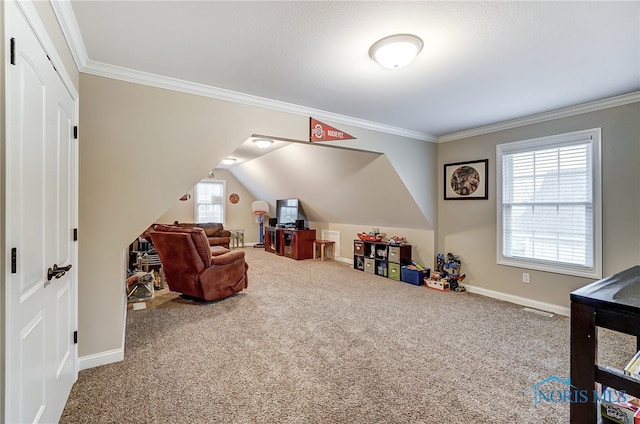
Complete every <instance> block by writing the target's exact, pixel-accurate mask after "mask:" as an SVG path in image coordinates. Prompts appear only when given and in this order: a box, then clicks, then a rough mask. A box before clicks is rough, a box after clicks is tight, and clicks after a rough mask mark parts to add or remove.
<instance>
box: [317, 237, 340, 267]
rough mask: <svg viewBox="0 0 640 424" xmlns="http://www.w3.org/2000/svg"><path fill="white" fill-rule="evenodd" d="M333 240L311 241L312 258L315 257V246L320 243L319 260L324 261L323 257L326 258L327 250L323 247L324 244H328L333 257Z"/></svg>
mask: <svg viewBox="0 0 640 424" xmlns="http://www.w3.org/2000/svg"><path fill="white" fill-rule="evenodd" d="M335 244H336V242H335V241H331V240H314V241H313V257H314V259H316V258H317V256H316V252H317V250H316V246H318V245H320V261H322V262H324V259H325V258H327V259H328V256H327V255H328V253H329V252H328V251H327V250H326V249H325V247H326V246H329V247H330V248H331V259H334V258H335V253H336V252H335Z"/></svg>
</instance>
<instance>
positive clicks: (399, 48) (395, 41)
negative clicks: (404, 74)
mask: <svg viewBox="0 0 640 424" xmlns="http://www.w3.org/2000/svg"><path fill="white" fill-rule="evenodd" d="M423 46H424V43H423V42H422V40H421V39H420V38H418V37H416V36H415V35H411V34H395V35H390V36H388V37H384V38H382V39H380V40H378V41H376V42H375V43H373V45H372V46H371V48H370V49H369V57H371V59H373V60H374V61H376V62H378V63H379V64H380V66H382V67H383V68H387V69H400V68H404V67H405V66H407V65H408V64H410V63H411V62H412V61H413V59H415V57H416V56H417V55H418V53H420V51H421V50H422V47H423Z"/></svg>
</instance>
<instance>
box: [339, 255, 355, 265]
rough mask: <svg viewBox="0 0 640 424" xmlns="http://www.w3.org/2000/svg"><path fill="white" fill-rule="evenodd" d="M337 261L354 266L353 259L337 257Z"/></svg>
mask: <svg viewBox="0 0 640 424" xmlns="http://www.w3.org/2000/svg"><path fill="white" fill-rule="evenodd" d="M336 261H338V262H344V263H345V264H352V265H353V259H349V258H343V257H342V256H336Z"/></svg>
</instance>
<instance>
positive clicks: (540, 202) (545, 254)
mask: <svg viewBox="0 0 640 424" xmlns="http://www.w3.org/2000/svg"><path fill="white" fill-rule="evenodd" d="M496 154H497V160H496V163H497V167H496V168H497V171H496V180H497V187H498V190H497V192H498V193H497V194H498V205H497V206H498V207H497V216H498V223H497V224H498V225H497V227H498V263H499V264H502V265H511V266H517V267H522V268H530V269H538V270H541V271H548V272H556V273H561V274H568V275H576V276H582V277H591V278H601V272H602V271H601V262H602V259H601V256H602V253H601V252H602V230H601V228H602V224H601V222H602V221H601V200H600V199H601V183H600V129H599V128H598V129H592V130H585V131H578V132H573V133H568V134H561V135H556V136H550V137H543V138H537V139H532V140H524V141H518V142H514V143H507V144H501V145H498V146H497V147H496Z"/></svg>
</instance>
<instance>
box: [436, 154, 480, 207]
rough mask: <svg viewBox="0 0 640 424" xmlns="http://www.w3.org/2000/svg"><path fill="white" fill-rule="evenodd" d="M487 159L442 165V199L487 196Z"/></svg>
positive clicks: (471, 198) (475, 198) (467, 198)
mask: <svg viewBox="0 0 640 424" xmlns="http://www.w3.org/2000/svg"><path fill="white" fill-rule="evenodd" d="M488 169H489V159H481V160H474V161H467V162H456V163H447V164H445V165H444V200H481V199H488V198H489V175H488V174H489V172H488Z"/></svg>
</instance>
